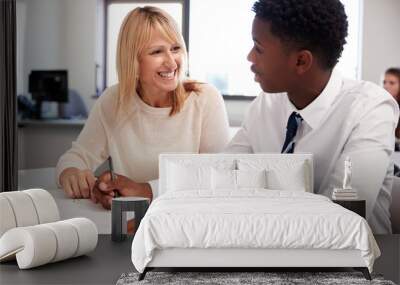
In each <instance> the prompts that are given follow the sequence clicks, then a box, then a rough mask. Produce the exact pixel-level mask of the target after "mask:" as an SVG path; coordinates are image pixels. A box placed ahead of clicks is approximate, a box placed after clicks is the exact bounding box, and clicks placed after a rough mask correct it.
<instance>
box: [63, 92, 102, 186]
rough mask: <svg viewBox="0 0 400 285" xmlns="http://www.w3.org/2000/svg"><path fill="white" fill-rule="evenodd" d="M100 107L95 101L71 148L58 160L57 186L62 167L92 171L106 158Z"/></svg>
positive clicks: (98, 102)
mask: <svg viewBox="0 0 400 285" xmlns="http://www.w3.org/2000/svg"><path fill="white" fill-rule="evenodd" d="M99 100H100V99H99ZM100 107H101V105H100V101H97V102H96V104H95V105H94V106H93V108H92V110H91V112H90V115H89V118H88V119H87V121H86V123H85V126H84V127H83V129H82V131H81V133H80V134H79V136H78V138H77V140H76V141H74V142H72V147H71V149H69V150H68V151H67V152H66V153H65V154H63V155H62V156H61V157H60V159H59V160H58V163H57V166H56V182H57V185H58V186H59V187H60V183H59V177H60V174H61V173H62V172H63V170H64V169H66V168H69V167H76V168H78V169H81V170H83V169H90V170H92V171H94V170H95V168H96V167H97V166H99V165H100V164H101V163H102V162H103V161H104V160H106V159H107V157H108V151H107V149H108V148H107V135H106V131H105V126H104V123H103V122H104V120H103V118H102V112H101V108H100Z"/></svg>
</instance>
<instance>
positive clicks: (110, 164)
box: [108, 156, 119, 197]
mask: <svg viewBox="0 0 400 285" xmlns="http://www.w3.org/2000/svg"><path fill="white" fill-rule="evenodd" d="M108 168H109V169H110V174H111V181H114V180H115V179H117V177H116V175H115V173H114V167H113V162H112V158H111V156H109V157H108ZM118 196H119V193H118V191H115V190H114V197H118Z"/></svg>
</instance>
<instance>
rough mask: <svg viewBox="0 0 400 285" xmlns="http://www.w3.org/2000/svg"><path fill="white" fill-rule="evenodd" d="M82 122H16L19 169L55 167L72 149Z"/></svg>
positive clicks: (83, 122) (83, 121)
mask: <svg viewBox="0 0 400 285" xmlns="http://www.w3.org/2000/svg"><path fill="white" fill-rule="evenodd" d="M84 124H85V120H61V119H60V120H24V121H20V122H18V169H31V168H43V167H54V166H55V165H56V164H57V161H58V159H59V158H60V156H61V155H62V154H63V153H64V152H66V151H67V150H68V149H70V148H71V144H72V141H74V140H75V139H76V138H77V137H78V135H79V133H80V132H81V130H82V128H83V125H84Z"/></svg>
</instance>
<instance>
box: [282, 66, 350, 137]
mask: <svg viewBox="0 0 400 285" xmlns="http://www.w3.org/2000/svg"><path fill="white" fill-rule="evenodd" d="M341 86H342V77H341V75H340V74H339V73H338V72H335V71H332V74H331V77H330V78H329V81H328V84H327V85H326V86H325V88H324V90H322V92H321V94H319V95H318V97H317V98H315V99H314V101H312V102H311V104H309V105H308V106H307V107H305V108H304V109H302V110H298V109H297V108H296V107H295V106H294V105H293V104H292V102H290V100H289V98H288V96H287V94H286V98H287V102H288V104H287V114H288V116H290V114H291V113H292V112H296V113H299V114H300V115H301V117H302V118H303V120H304V121H305V122H306V123H307V124H308V125H309V126H310V127H311V128H312V129H315V128H317V127H318V125H319V124H320V123H322V119H323V117H324V116H325V115H326V114H327V110H328V109H329V107H330V106H331V105H332V103H333V101H334V99H335V97H336V96H337V94H338V93H339V92H340V89H341Z"/></svg>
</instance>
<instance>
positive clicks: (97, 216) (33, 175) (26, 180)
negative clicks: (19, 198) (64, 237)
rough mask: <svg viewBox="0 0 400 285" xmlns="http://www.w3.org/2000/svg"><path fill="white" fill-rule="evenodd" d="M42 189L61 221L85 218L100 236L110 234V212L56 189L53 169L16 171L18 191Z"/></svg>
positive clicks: (98, 205)
mask: <svg viewBox="0 0 400 285" xmlns="http://www.w3.org/2000/svg"><path fill="white" fill-rule="evenodd" d="M29 188H42V189H45V190H47V191H49V193H50V194H51V195H52V196H53V198H54V200H55V201H56V203H57V206H58V210H59V211H60V217H61V220H66V219H71V218H75V217H85V218H88V219H90V220H92V221H93V222H94V223H95V224H96V226H97V230H98V231H99V233H100V234H111V211H110V210H105V209H104V208H103V207H102V206H101V205H100V204H94V203H93V202H92V201H90V200H89V199H76V200H73V199H71V198H68V197H66V196H65V194H64V192H63V191H62V190H61V189H58V188H57V185H56V181H55V169H54V168H41V169H30V170H20V171H18V189H19V190H24V189H29Z"/></svg>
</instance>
